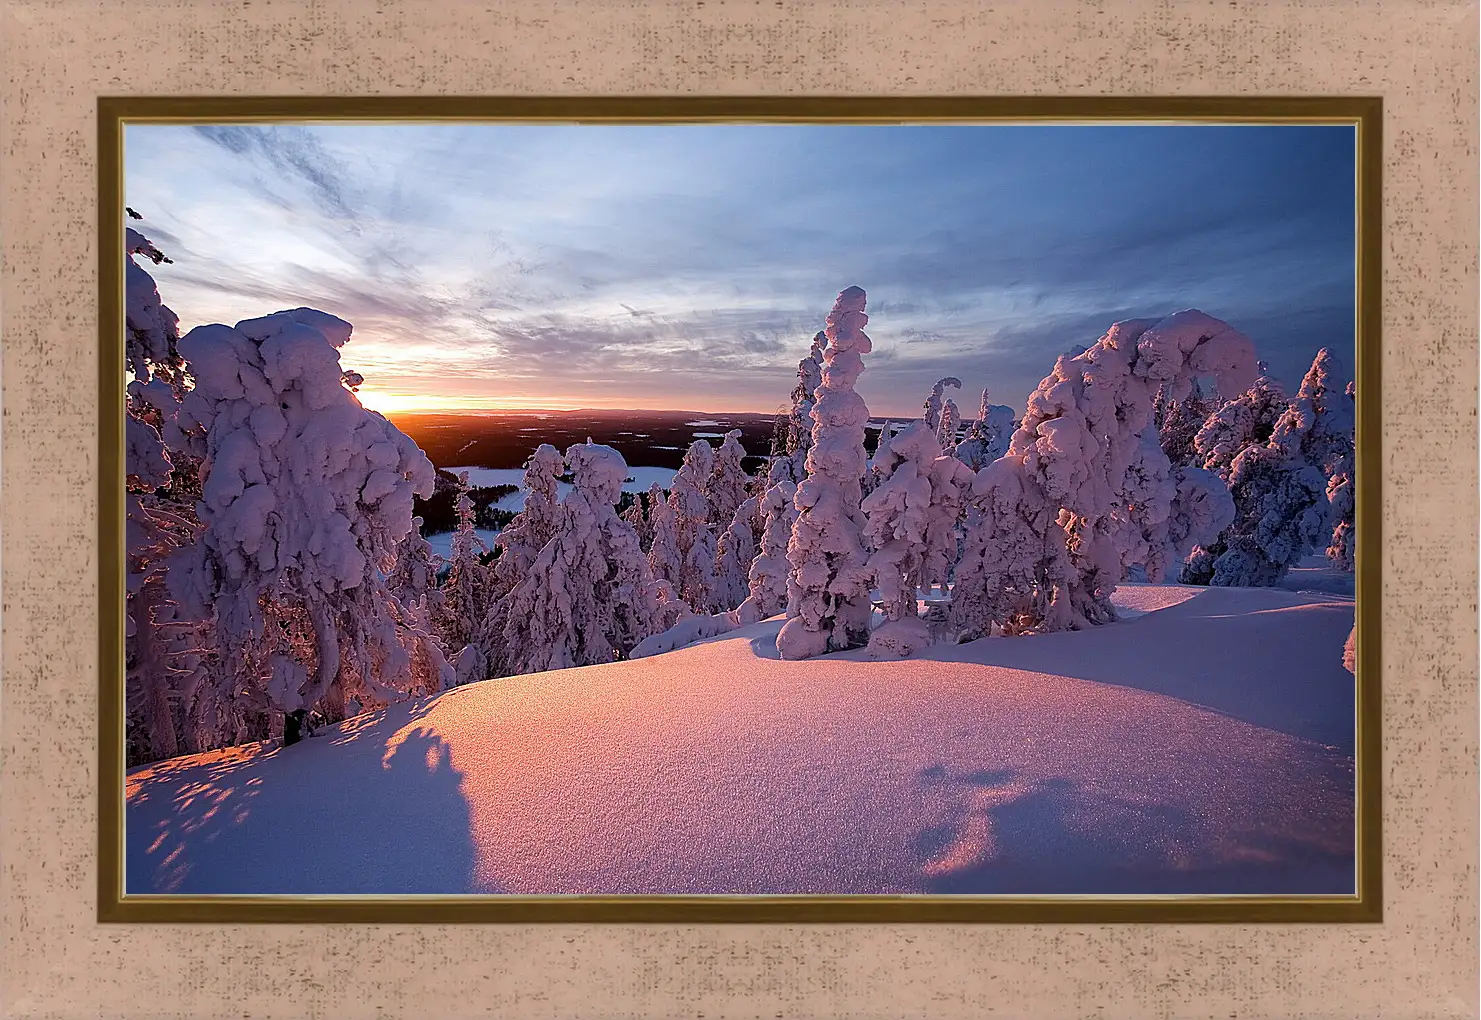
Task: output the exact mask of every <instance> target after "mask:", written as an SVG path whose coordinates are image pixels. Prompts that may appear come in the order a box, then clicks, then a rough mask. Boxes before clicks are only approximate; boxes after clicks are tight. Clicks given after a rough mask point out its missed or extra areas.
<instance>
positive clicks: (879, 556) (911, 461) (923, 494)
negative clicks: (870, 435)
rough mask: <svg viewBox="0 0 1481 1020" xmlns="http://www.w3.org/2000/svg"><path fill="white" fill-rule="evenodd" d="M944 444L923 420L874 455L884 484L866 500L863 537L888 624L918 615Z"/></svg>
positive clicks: (912, 423) (877, 486)
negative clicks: (935, 475) (935, 467)
mask: <svg viewBox="0 0 1481 1020" xmlns="http://www.w3.org/2000/svg"><path fill="white" fill-rule="evenodd" d="M940 456H941V444H940V443H939V442H937V441H936V436H935V435H933V434H932V432H931V429H930V428H929V427H928V426H927V425H926V423H925V422H924V421H919V420H918V421H913V422H911V423H910V424H909V425H908V426H907V427H906V428H905V430H904V431H903V432H901V433H899V434H898V435H895V436H892V437H890V438H889V439H888V440H887V441H884V440H882V441H881V447H880V450H879V452H878V453H876V454H875V457H874V470H875V472H876V473H877V475H878V476H879V479H880V481H879V483H878V484H877V485H875V487H874V490H873V491H872V492H871V493H870V494H869V495H868V496H867V497H866V498H865V499H864V501H863V503H862V504H861V507H860V508H861V509H862V510H863V511H864V515H865V523H864V539H865V541H866V542H867V543H868V545H869V548H870V549H871V550H873V551H872V552H871V553H870V556H869V573H870V576H871V577H872V579H873V583H874V586H875V588H876V589H877V590H878V592H879V602H880V604H881V606H882V608H883V609H884V615H885V619H886V620H887V621H891V622H893V621H897V620H903V619H905V618H906V616H907V615H908V616H910V617H912V618H914V617H915V616H916V590H917V589H918V588H919V587H920V585H921V568H922V566H923V564H924V563H925V554H926V523H927V514H928V513H929V511H930V508H931V464H932V463H933V462H934V461H935V460H936V458H938V457H940Z"/></svg>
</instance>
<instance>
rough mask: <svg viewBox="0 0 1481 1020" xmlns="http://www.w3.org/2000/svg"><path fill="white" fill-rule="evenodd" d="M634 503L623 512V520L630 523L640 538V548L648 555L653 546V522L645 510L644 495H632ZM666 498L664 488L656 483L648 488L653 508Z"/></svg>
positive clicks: (649, 503)
mask: <svg viewBox="0 0 1481 1020" xmlns="http://www.w3.org/2000/svg"><path fill="white" fill-rule="evenodd" d="M632 496H633V501H632V503H631V504H630V505H629V506H628V508H627V509H626V510H624V511H623V512H622V519H623V520H624V521H626V522H627V523H628V525H629V526H630V527H631V528H632V529H633V531H634V532H635V533H636V534H637V536H638V547H639V548H641V549H642V550H643V552H644V553H645V554H646V553H647V552H648V548H649V547H650V546H651V545H652V544H653V522H652V521H650V520H649V519H648V512H647V511H646V510H644V509H643V494H642V493H641V492H635V493H633V494H632ZM663 498H664V495H663V486H662V485H660V484H659V483H658V482H654V483H653V484H652V485H651V486H649V487H648V505H649V506H653V505H654V504H656V503H657V502H658V501H660V500H662V499H663Z"/></svg>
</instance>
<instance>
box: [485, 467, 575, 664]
mask: <svg viewBox="0 0 1481 1020" xmlns="http://www.w3.org/2000/svg"><path fill="white" fill-rule="evenodd" d="M565 470H566V461H565V458H564V457H562V456H561V453H560V451H559V450H557V449H556V448H555V447H554V446H551V445H550V444H549V443H541V444H540V445H539V446H538V447H536V448H535V450H534V452H533V453H531V454H530V456H529V458H528V459H526V461H525V472H524V477H523V479H522V480H521V483H520V487H521V489H522V490H523V492H524V506H523V507H521V509H520V511H519V513H517V514H515V515H514V519H513V520H511V521H510V522H509V523H508V524H506V525H505V526H504V528H503V529H502V530H501V531H500V532H499V534H498V536H497V537H496V538H495V539H494V547H495V549H496V550H497V553H498V555H497V556H496V557H495V558H494V562H493V564H492V570H491V583H490V589H489V594H488V611H487V612H486V613H485V614H484V618H483V621H482V622H481V623H480V625H479V627H478V631H477V636H476V640H475V642H474V643H475V644H476V645H477V646H478V652H479V656H480V657H481V659H482V664H483V666H484V668H485V671H486V672H487V674H488V675H492V676H507V675H509V673H510V672H511V671H512V667H511V666H510V663H509V650H508V649H507V648H506V647H505V645H504V628H505V625H506V624H507V623H508V620H507V619H505V618H503V617H502V616H501V615H500V613H501V612H503V611H504V610H506V609H507V608H509V605H510V603H509V602H508V601H507V600H506V596H507V595H508V594H509V593H510V592H512V591H513V590H514V589H515V588H516V587H518V586H519V584H520V583H521V582H523V581H524V580H525V579H526V578H528V577H529V576H530V572H531V571H532V570H533V569H534V565H535V561H536V560H537V559H538V558H539V556H540V551H541V550H542V549H544V548H545V545H546V543H548V542H549V541H550V540H551V538H553V537H554V536H555V533H556V529H557V528H558V527H559V526H560V504H559V503H558V502H557V500H556V495H557V493H558V492H559V491H560V488H559V482H560V477H561V475H562V474H563V473H564V472H565Z"/></svg>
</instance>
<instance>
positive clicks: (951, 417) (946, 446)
mask: <svg viewBox="0 0 1481 1020" xmlns="http://www.w3.org/2000/svg"><path fill="white" fill-rule="evenodd" d="M961 426H962V413H961V412H960V411H959V410H957V406H956V401H955V400H952V399H951V398H950V397H947V398H946V403H945V404H944V405H943V406H942V408H941V425H940V427H939V429H938V430H937V432H936V440H937V442H939V443H940V444H941V449H942V450H943V451H944V452H946V453H952V452H953V451H954V450H956V439H957V432H958V431H959V430H960V429H961Z"/></svg>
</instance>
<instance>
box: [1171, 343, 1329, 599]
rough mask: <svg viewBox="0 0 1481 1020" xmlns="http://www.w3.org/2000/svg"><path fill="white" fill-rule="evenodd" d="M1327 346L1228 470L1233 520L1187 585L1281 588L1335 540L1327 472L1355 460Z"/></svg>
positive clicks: (1195, 565)
mask: <svg viewBox="0 0 1481 1020" xmlns="http://www.w3.org/2000/svg"><path fill="white" fill-rule="evenodd" d="M1334 361H1335V359H1333V358H1332V356H1331V352H1329V351H1327V350H1325V349H1323V350H1322V351H1321V352H1319V353H1318V354H1317V356H1316V359H1315V361H1313V363H1312V367H1311V369H1310V371H1308V372H1307V373H1306V376H1305V378H1304V379H1303V380H1302V382H1301V389H1300V390H1299V391H1298V392H1297V394H1296V396H1295V397H1293V398H1292V399H1291V400H1290V402H1289V403H1288V404H1287V406H1286V410H1285V411H1284V413H1282V414H1281V416H1280V417H1279V418H1278V419H1277V420H1276V422H1275V426H1274V427H1273V428H1272V429H1271V434H1270V440H1269V442H1268V443H1266V444H1264V445H1262V446H1250V447H1247V448H1245V449H1244V450H1243V451H1241V452H1240V453H1239V455H1238V456H1236V457H1235V458H1234V462H1233V464H1231V465H1230V469H1229V491H1230V493H1231V495H1233V497H1234V507H1235V515H1234V521H1233V523H1232V524H1231V525H1230V526H1229V527H1228V528H1227V529H1226V530H1225V531H1224V533H1223V534H1222V535H1221V536H1220V538H1219V541H1218V542H1217V543H1215V544H1213V545H1212V546H1210V547H1209V548H1207V549H1202V550H1200V551H1199V555H1198V556H1196V557H1194V558H1193V559H1192V560H1190V562H1189V564H1188V566H1187V567H1186V568H1185V569H1184V572H1183V577H1184V579H1185V580H1188V581H1193V582H1202V581H1204V579H1205V577H1206V578H1207V580H1206V583H1208V584H1215V585H1232V586H1236V587H1251V586H1262V585H1274V584H1279V583H1280V582H1281V581H1282V580H1283V579H1284V578H1285V576H1286V574H1287V573H1289V572H1290V569H1291V568H1292V567H1293V566H1295V565H1296V564H1297V563H1299V562H1300V561H1301V560H1302V559H1303V558H1304V557H1305V556H1306V555H1308V554H1309V553H1311V552H1312V551H1313V550H1317V549H1324V548H1325V547H1326V543H1327V542H1328V541H1329V540H1330V538H1331V535H1332V519H1331V510H1332V505H1331V502H1330V501H1329V499H1328V497H1327V486H1328V481H1329V471H1331V470H1333V469H1334V468H1340V467H1341V465H1342V464H1343V463H1344V458H1350V457H1351V450H1352V415H1351V408H1350V407H1347V406H1344V400H1345V396H1346V395H1345V393H1343V392H1342V391H1340V390H1337V389H1336V388H1335V386H1333V385H1332V374H1333V369H1334V367H1335V366H1334Z"/></svg>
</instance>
